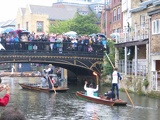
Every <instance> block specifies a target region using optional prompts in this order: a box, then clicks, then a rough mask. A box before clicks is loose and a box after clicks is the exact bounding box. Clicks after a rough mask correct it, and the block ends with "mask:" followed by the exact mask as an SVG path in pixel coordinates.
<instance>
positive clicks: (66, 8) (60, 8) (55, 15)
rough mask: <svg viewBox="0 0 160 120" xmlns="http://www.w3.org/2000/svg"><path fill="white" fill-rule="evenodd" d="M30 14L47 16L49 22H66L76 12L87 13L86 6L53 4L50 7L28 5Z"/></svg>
mask: <svg viewBox="0 0 160 120" xmlns="http://www.w3.org/2000/svg"><path fill="white" fill-rule="evenodd" d="M29 7H30V10H31V13H33V14H42V15H49V19H50V20H67V19H71V18H73V17H74V15H75V13H77V12H84V13H89V12H90V9H89V7H88V5H79V4H77V5H75V4H74V5H72V4H62V3H61V4H53V5H52V6H39V5H29Z"/></svg>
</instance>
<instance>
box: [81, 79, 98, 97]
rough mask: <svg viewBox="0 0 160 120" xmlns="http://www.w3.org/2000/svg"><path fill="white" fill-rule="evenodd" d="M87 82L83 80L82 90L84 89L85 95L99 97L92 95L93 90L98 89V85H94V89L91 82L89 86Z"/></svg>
mask: <svg viewBox="0 0 160 120" xmlns="http://www.w3.org/2000/svg"><path fill="white" fill-rule="evenodd" d="M87 83H88V82H87V81H85V85H84V90H86V92H87V96H89V97H95V98H99V97H97V96H94V92H97V91H98V85H97V87H96V89H95V88H93V84H90V85H89V87H87Z"/></svg>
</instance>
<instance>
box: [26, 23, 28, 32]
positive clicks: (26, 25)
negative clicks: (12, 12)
mask: <svg viewBox="0 0 160 120" xmlns="http://www.w3.org/2000/svg"><path fill="white" fill-rule="evenodd" d="M26 30H28V22H26Z"/></svg>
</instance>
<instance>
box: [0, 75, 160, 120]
mask: <svg viewBox="0 0 160 120" xmlns="http://www.w3.org/2000/svg"><path fill="white" fill-rule="evenodd" d="M2 80H3V83H8V84H9V85H10V86H11V99H10V102H9V104H8V105H7V106H6V107H10V106H16V107H17V108H19V109H20V110H21V111H22V112H23V113H24V114H25V116H26V118H27V120H159V119H160V100H159V99H153V98H148V97H144V96H137V95H134V94H130V96H131V98H132V100H133V102H134V104H135V107H134V108H133V107H132V104H131V103H130V101H129V99H128V97H127V95H126V93H124V92H120V98H121V99H123V100H125V101H127V102H128V105H127V106H126V107H109V106H106V105H101V104H95V103H90V102H87V101H83V100H79V99H77V97H76V96H75V92H76V91H77V90H81V91H82V90H83V86H81V85H78V86H76V85H72V86H69V88H70V89H69V90H68V91H67V92H65V93H57V94H56V95H55V94H54V93H43V92H36V91H31V90H23V89H22V88H21V87H20V86H19V85H18V82H26V81H27V82H35V81H37V80H38V78H20V77H17V78H10V77H4V78H2ZM108 89H109V88H106V87H102V86H101V87H100V89H99V94H104V93H105V92H106V91H107V90H108ZM4 93H5V91H2V92H1V93H0V95H1V96H3V95H4ZM3 110H4V107H0V112H2V111H3Z"/></svg>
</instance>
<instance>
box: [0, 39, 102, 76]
mask: <svg viewBox="0 0 160 120" xmlns="http://www.w3.org/2000/svg"><path fill="white" fill-rule="evenodd" d="M50 44H54V43H51V42H18V43H12V44H11V43H10V44H8V43H7V42H4V43H2V45H4V46H5V47H6V48H5V50H1V51H0V63H7V62H8V63H24V62H25V63H27V62H29V63H52V64H54V65H56V66H60V67H63V68H66V69H68V70H70V71H73V72H75V73H77V74H79V73H80V72H81V73H80V74H83V75H84V74H91V72H93V71H96V72H97V73H99V74H101V63H102V61H103V46H102V45H93V51H92V52H89V51H87V50H86V49H85V47H86V45H84V44H77V47H76V49H72V50H68V49H66V48H67V45H69V46H70V44H69V43H60V44H62V45H61V47H57V49H55V50H54V49H51V48H50ZM56 44H57V43H56ZM35 45H36V46H37V47H35ZM72 45H73V44H72ZM30 46H32V49H31V48H30ZM64 46H66V47H64ZM78 46H81V47H82V49H78ZM34 47H35V48H36V49H35V48H34ZM88 71H90V72H88Z"/></svg>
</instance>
